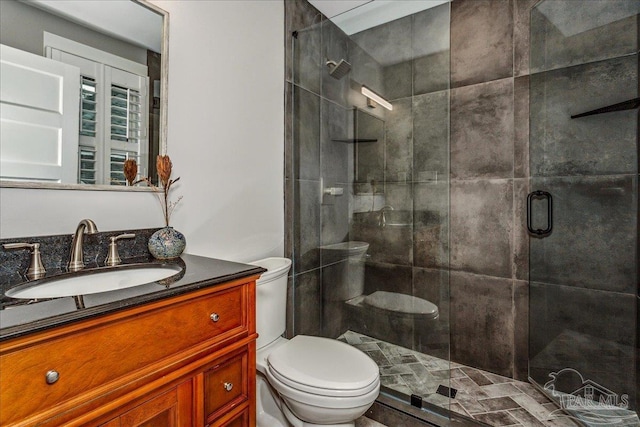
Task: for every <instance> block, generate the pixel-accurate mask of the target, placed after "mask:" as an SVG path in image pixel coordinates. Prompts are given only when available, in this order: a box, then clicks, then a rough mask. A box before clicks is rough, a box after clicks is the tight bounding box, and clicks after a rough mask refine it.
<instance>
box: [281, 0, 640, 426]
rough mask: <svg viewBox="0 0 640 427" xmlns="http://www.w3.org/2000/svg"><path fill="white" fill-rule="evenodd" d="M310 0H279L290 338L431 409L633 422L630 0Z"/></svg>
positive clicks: (505, 418)
mask: <svg viewBox="0 0 640 427" xmlns="http://www.w3.org/2000/svg"><path fill="white" fill-rule="evenodd" d="M321 3H322V2H314V1H313V0H312V1H310V2H307V1H306V0H287V1H286V2H285V10H286V14H285V16H286V35H285V36H286V60H287V68H286V73H287V74H286V96H285V103H286V111H287V116H286V138H285V139H286V148H285V203H286V204H285V214H286V226H285V232H286V255H287V256H290V257H291V258H292V260H293V265H292V271H291V276H290V280H289V298H288V314H287V319H288V325H287V333H288V335H289V336H293V335H297V334H307V335H319V336H326V337H330V338H336V339H341V340H343V341H346V342H348V343H349V344H352V345H354V346H356V347H357V348H359V349H361V350H363V351H364V352H365V353H367V354H368V355H369V356H371V357H372V358H373V359H374V360H375V361H376V362H377V363H378V365H379V366H380V369H381V383H382V394H383V395H385V396H387V397H389V398H390V399H392V400H394V401H396V402H400V403H401V404H400V405H399V407H402V405H405V406H404V407H405V408H410V407H414V408H415V407H419V408H422V409H423V411H424V413H425V414H429V415H428V416H427V418H428V419H429V420H430V421H431V422H433V423H435V424H441V425H444V424H446V421H447V420H448V419H449V418H450V417H451V414H458V415H462V416H463V417H465V418H467V419H472V420H473V422H476V423H477V422H483V423H486V424H488V425H519V426H539V425H547V426H567V427H570V426H573V425H574V424H573V421H571V419H572V418H573V419H579V422H582V423H585V424H587V425H629V426H631V425H636V424H633V423H634V422H636V421H637V417H636V415H635V411H637V407H638V398H639V397H638V387H639V382H638V381H639V378H640V374H639V373H638V369H639V366H640V365H639V362H638V340H639V334H640V328H639V327H638V319H639V317H638V298H639V297H638V295H639V294H638V222H639V219H638V218H639V217H638V110H637V108H636V109H625V110H622V108H625V107H633V106H634V105H635V106H636V107H637V103H638V99H637V98H638V96H639V95H638V37H639V34H640V30H639V26H638V19H639V18H638V14H639V12H640V11H638V10H637V9H638V7H640V6H639V5H640V1H638V0H591V1H588V2H585V1H574V0H541V1H540V0H455V1H453V2H448V1H417V0H412V1H400V0H398V1H394V2H375V1H374V2H369V3H367V4H366V5H365V6H367V7H368V9H367V8H363V7H360V8H357V9H354V10H351V11H348V12H346V13H342V14H339V15H335V16H334V15H331V14H329V15H325V14H322V13H321V12H320V11H318V10H317V9H315V8H314V7H313V5H315V6H318V8H321V7H322V5H321ZM376 3H378V5H379V6H377V5H376ZM382 3H387V6H389V5H391V4H395V6H399V5H402V7H405V9H404V10H402V11H398V10H391V9H386V10H383V9H377V7H381V8H382V7H385V6H382ZM417 5H422V6H417ZM407 7H408V9H407ZM411 8H413V9H411ZM327 13H328V12H327ZM327 16H328V17H327ZM363 17H365V18H368V23H366V24H364V23H363V20H362V19H361V18H363ZM380 17H384V18H386V19H382V20H380V19H379V18H380ZM376 19H378V20H376ZM627 101H629V102H628V103H626V104H624V105H623V106H620V105H618V104H621V103H625V102H627ZM611 105H613V106H615V107H613V109H614V110H621V111H614V112H608V113H605V114H596V115H589V116H585V117H578V118H575V119H572V118H571V116H572V115H574V116H575V115H578V114H580V113H585V112H590V111H592V110H598V109H600V108H602V107H608V106H611ZM578 380H579V382H576V381H578ZM542 393H544V394H542ZM580 393H582V394H580ZM572 396H573V397H572ZM601 396H604V400H603V402H604V404H603V405H601V406H600V407H599V409H598V411H600V412H598V411H595V412H598V413H597V415H596V416H598V417H601V418H599V419H596V421H602V420H605V421H606V422H610V424H606V423H605V424H597V422H596V423H594V422H593V420H594V418H593V417H594V414H593V412H594V411H591V412H589V411H585V410H584V405H583V407H582V410H581V409H580V408H578V407H576V406H575V404H576V402H578V403H584V402H585V401H586V400H585V399H587V400H589V399H591V400H592V401H600V397H601ZM607 398H608V399H609V400H607ZM580 399H583V400H580ZM616 399H617V400H616ZM569 403H571V404H569ZM613 404H615V405H616V406H615V407H613V406H612V405H613ZM571 405H573V406H571ZM607 405H608V406H607ZM572 411H573V412H572ZM585 414H586V416H585ZM589 417H592V418H589ZM602 417H604V418H602ZM606 417H612V418H608V419H607V418H606ZM634 417H636V418H634ZM618 420H624V422H626V423H627V424H611V422H613V423H615V422H617V421H618ZM589 422H591V424H589Z"/></svg>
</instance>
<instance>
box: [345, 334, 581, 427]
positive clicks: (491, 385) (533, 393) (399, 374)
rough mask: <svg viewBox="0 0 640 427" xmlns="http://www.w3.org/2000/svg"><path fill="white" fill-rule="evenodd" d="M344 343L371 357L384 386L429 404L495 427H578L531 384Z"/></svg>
mask: <svg viewBox="0 0 640 427" xmlns="http://www.w3.org/2000/svg"><path fill="white" fill-rule="evenodd" d="M339 339H341V340H343V341H345V342H347V343H349V344H351V345H353V346H354V347H356V348H359V349H360V350H362V351H364V352H365V353H366V354H368V355H369V356H370V357H371V358H372V359H373V360H374V361H375V362H376V363H377V364H378V366H380V376H381V377H380V379H381V382H382V385H384V386H386V387H389V388H391V389H393V390H396V391H398V392H400V393H403V394H405V395H411V394H417V395H419V396H422V398H423V401H427V402H430V403H432V404H435V405H438V406H441V407H444V408H447V407H449V408H450V409H451V410H452V411H455V412H458V413H460V414H462V415H464V416H466V417H468V418H472V419H475V420H478V421H481V422H483V423H486V424H489V425H492V426H520V427H540V426H542V427H544V426H546V427H576V424H574V423H573V422H572V421H571V420H569V419H568V418H565V417H563V416H562V414H558V413H555V414H553V411H555V410H556V406H555V404H554V403H552V402H551V401H550V400H548V399H547V398H546V397H545V396H544V395H542V394H541V393H539V392H538V391H537V390H536V389H535V388H534V387H533V386H531V385H530V384H529V383H525V382H521V381H516V380H513V379H511V378H506V377H502V376H500V375H495V374H492V373H489V372H485V371H481V370H479V369H475V368H470V367H468V366H465V365H460V364H458V363H454V362H449V361H446V360H443V359H439V358H437V357H433V356H429V355H426V354H422V353H418V352H415V351H412V350H409V349H406V348H403V347H400V346H397V345H394V344H389V343H386V342H384V341H380V340H377V339H374V338H371V337H368V336H366V335H362V334H359V333H356V332H352V331H347V332H345V333H344V334H343V335H341V336H340V337H339ZM440 385H444V386H447V387H451V388H454V389H456V390H457V394H456V397H455V398H454V399H451V402H449V399H448V398H447V397H445V396H443V395H440V394H438V393H436V390H437V389H438V386H440ZM449 405H450V406H449ZM554 415H558V416H557V417H554ZM393 427H395V426H393Z"/></svg>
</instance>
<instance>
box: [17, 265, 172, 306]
mask: <svg viewBox="0 0 640 427" xmlns="http://www.w3.org/2000/svg"><path fill="white" fill-rule="evenodd" d="M181 270H182V268H181V267H180V266H177V265H163V266H153V267H135V268H126V267H123V268H119V269H113V270H105V271H99V272H92V273H90V274H81V275H77V276H76V275H72V276H66V277H61V278H59V279H56V278H52V279H44V280H43V281H42V282H41V283H38V284H34V285H33V286H20V287H18V288H14V289H10V290H9V291H7V292H6V293H5V295H6V296H8V297H11V298H20V299H34V298H58V297H70V296H76V295H87V294H97V293H99V292H107V291H114V290H117V289H125V288H131V287H134V286H140V285H144V284H146V283H151V282H157V281H158V280H162V279H166V278H167V277H171V276H174V275H176V274H178V273H179V272H180V271H181Z"/></svg>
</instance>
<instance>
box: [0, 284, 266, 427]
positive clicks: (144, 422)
mask: <svg viewBox="0 0 640 427" xmlns="http://www.w3.org/2000/svg"><path fill="white" fill-rule="evenodd" d="M257 277H258V276H251V277H248V278H245V279H241V280H235V281H231V282H227V283H224V284H219V285H215V286H211V287H208V288H204V289H200V290H197V291H193V292H191V293H188V294H184V295H180V296H176V297H172V298H168V299H164V300H161V301H157V302H152V303H149V304H146V305H142V306H138V307H135V308H131V309H128V310H122V311H118V312H115V313H111V314H105V315H102V316H96V317H92V318H90V319H88V320H85V321H81V322H77V323H73V324H69V325H66V326H60V327H57V328H54V329H51V330H47V331H44V332H40V333H34V334H30V335H27V336H25V337H21V338H16V339H13V340H8V341H4V342H2V343H0V380H1V381H0V425H2V426H7V427H8V426H33V425H38V426H57V425H65V426H85V425H87V426H105V427H116V426H118V427H125V426H126V427H129V426H138V427H141V426H154V427H162V426H168V427H174V426H175V427H177V426H180V427H184V426H234V427H235V426H254V425H255V376H256V373H255V357H256V354H255V353H256V348H255V339H256V337H257V334H256V330H255V280H256V279H257ZM53 371H55V373H56V374H55V375H57V376H58V379H57V380H56V381H52V379H53V378H55V375H54V377H49V382H51V384H48V383H47V378H48V377H47V375H48V374H50V373H51V372H53Z"/></svg>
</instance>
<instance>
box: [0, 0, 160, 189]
mask: <svg viewBox="0 0 640 427" xmlns="http://www.w3.org/2000/svg"><path fill="white" fill-rule="evenodd" d="M168 26H169V17H168V14H167V13H166V12H165V11H163V10H162V9H160V8H158V7H157V6H155V5H153V4H151V3H149V2H147V1H146V0H108V1H77V0H2V1H0V44H1V45H2V46H0V47H1V48H2V51H1V55H0V62H1V65H2V71H1V72H0V78H1V82H0V92H1V93H0V102H1V107H2V110H1V120H2V123H1V125H0V131H1V132H2V135H1V140H2V144H0V162H1V163H0V186H2V187H23V188H61V189H85V190H130V191H140V190H146V189H148V188H147V187H138V186H133V187H132V186H128V185H127V180H126V179H125V176H124V162H125V160H131V159H133V160H135V161H136V166H137V177H136V178H137V179H139V178H142V177H153V178H154V179H155V178H157V173H156V170H155V163H156V162H155V159H156V156H157V155H158V154H165V153H166V135H167V59H168V55H167V54H168V43H167V41H168Z"/></svg>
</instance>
